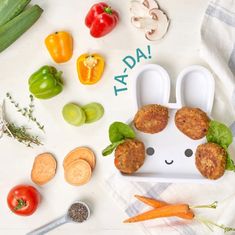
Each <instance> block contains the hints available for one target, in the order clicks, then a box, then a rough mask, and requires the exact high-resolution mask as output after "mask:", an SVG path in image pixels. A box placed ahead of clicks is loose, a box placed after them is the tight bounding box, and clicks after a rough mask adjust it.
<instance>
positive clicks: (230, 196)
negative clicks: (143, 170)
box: [105, 0, 235, 235]
mask: <svg viewBox="0 0 235 235" xmlns="http://www.w3.org/2000/svg"><path fill="white" fill-rule="evenodd" d="M233 12H234V13H233ZM234 30H235V1H234V0H226V1H225V0H216V1H211V2H210V3H209V5H208V8H207V10H206V13H205V16H204V20H203V24H202V30H201V33H202V50H201V54H202V57H203V58H204V59H205V60H206V62H207V63H208V64H209V65H210V67H211V69H212V70H213V71H214V72H215V74H216V75H217V76H218V78H217V79H216V85H217V86H216V96H215V105H214V110H213V117H215V118H217V119H219V120H221V121H224V122H226V123H227V124H230V123H232V120H234V112H233V111H232V102H231V100H232V94H233V92H234V87H235V86H234V85H235V79H234V75H235V34H234ZM234 97H235V93H234ZM234 105H235V100H234ZM234 181H235V174H234V173H233V172H226V173H225V175H224V176H223V178H222V179H221V180H219V181H217V182H215V183H212V184H188V183H187V184H168V183H143V182H128V181H126V180H122V179H121V178H120V177H119V175H118V174H113V175H111V176H109V177H108V178H107V179H106V182H105V187H106V189H107V191H108V192H109V193H111V195H112V196H113V198H114V199H115V200H116V201H117V202H118V203H119V205H120V206H121V208H122V209H123V210H125V212H126V214H127V217H129V216H133V215H135V214H138V213H140V212H143V211H144V210H147V209H148V206H146V205H145V204H143V203H141V202H139V201H138V200H136V199H135V198H134V195H135V194H140V195H146V196H149V197H154V198H158V199H161V200H164V201H167V202H169V203H177V202H178V203H179V202H187V203H189V204H190V205H197V204H209V203H211V202H213V201H216V200H218V201H219V206H218V208H217V209H216V210H213V209H204V210H203V209H201V210H197V211H196V214H197V215H201V216H202V217H205V218H208V219H211V220H213V221H215V222H218V223H223V224H225V225H228V226H233V227H235V218H234V209H235V187H234ZM140 226H141V227H142V228H143V231H144V233H145V234H148V235H158V234H167V235H179V234H180V235H206V234H207V235H209V234H217V235H218V234H223V231H222V230H220V229H217V228H214V232H210V230H208V228H206V227H204V226H203V225H201V224H200V223H198V222H197V221H196V220H194V221H185V220H181V219H177V218H167V219H158V220H152V221H148V222H144V223H141V225H140ZM230 234H235V233H230Z"/></svg>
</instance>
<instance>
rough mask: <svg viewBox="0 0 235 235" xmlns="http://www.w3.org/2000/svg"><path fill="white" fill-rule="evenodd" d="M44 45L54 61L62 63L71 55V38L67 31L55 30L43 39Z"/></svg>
mask: <svg viewBox="0 0 235 235" xmlns="http://www.w3.org/2000/svg"><path fill="white" fill-rule="evenodd" d="M45 45H46V47H47V50H48V51H49V53H50V55H51V57H52V58H53V60H54V61H55V62H56V63H64V62H67V61H68V60H70V59H71V57H72V55H73V38H72V36H71V35H70V34H69V33H67V32H63V31H62V32H56V33H53V34H50V35H48V36H47V37H46V39H45Z"/></svg>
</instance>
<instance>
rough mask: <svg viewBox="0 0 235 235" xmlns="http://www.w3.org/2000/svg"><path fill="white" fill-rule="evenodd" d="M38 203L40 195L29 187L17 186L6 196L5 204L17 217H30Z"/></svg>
mask: <svg viewBox="0 0 235 235" xmlns="http://www.w3.org/2000/svg"><path fill="white" fill-rule="evenodd" d="M39 202H40V194H39V192H38V191H37V189H36V188H34V187H32V186H30V185H17V186H15V187H14V188H12V189H11V191H10V192H9V193H8V196H7V203H8V206H9V208H10V209H11V211H12V212H13V213H15V214H17V215H22V216H29V215H32V214H33V213H34V212H35V211H36V209H37V207H38V204H39Z"/></svg>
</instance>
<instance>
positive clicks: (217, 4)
mask: <svg viewBox="0 0 235 235" xmlns="http://www.w3.org/2000/svg"><path fill="white" fill-rule="evenodd" d="M201 40H202V48H201V56H202V58H203V59H204V60H205V61H206V62H207V63H208V64H209V66H210V67H211V69H212V70H213V71H214V73H215V74H216V75H217V77H218V79H216V85H217V86H216V96H215V105H214V110H215V112H214V113H215V116H218V118H220V119H221V118H222V120H223V119H225V121H226V122H227V123H228V124H229V122H231V120H234V117H235V112H234V110H233V109H234V108H235V90H234V88H235V1H234V0H214V1H211V2H210V3H209V5H208V8H207V10H206V14H205V17H204V20H203V23H202V28H201ZM231 101H232V102H231ZM219 111H220V112H219ZM230 124H231V123H230ZM233 128H234V133H235V124H234V127H233Z"/></svg>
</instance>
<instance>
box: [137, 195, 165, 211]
mask: <svg viewBox="0 0 235 235" xmlns="http://www.w3.org/2000/svg"><path fill="white" fill-rule="evenodd" d="M135 197H136V198H137V199H138V200H140V201H141V202H143V203H145V204H147V205H149V206H152V207H155V208H158V207H163V206H166V205H169V204H168V203H166V202H163V201H160V200H156V199H153V198H149V197H144V196H140V195H135Z"/></svg>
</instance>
